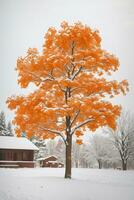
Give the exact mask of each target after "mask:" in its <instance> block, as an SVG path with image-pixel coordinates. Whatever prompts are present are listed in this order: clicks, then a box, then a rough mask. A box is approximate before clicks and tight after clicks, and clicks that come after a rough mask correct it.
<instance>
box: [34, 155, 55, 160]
mask: <svg viewBox="0 0 134 200" xmlns="http://www.w3.org/2000/svg"><path fill="white" fill-rule="evenodd" d="M51 157H54V158H56V159H58V158H57V157H56V156H54V155H50V156H47V157H44V158H43V157H41V158H38V159H37V160H46V159H48V158H51Z"/></svg>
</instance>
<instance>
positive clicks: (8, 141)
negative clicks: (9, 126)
mask: <svg viewBox="0 0 134 200" xmlns="http://www.w3.org/2000/svg"><path fill="white" fill-rule="evenodd" d="M0 149H23V150H38V148H37V147H36V146H35V145H34V144H33V143H32V142H31V141H30V140H28V139H27V138H24V137H11V136H0Z"/></svg>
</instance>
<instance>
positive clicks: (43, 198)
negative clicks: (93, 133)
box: [0, 168, 134, 200]
mask: <svg viewBox="0 0 134 200" xmlns="http://www.w3.org/2000/svg"><path fill="white" fill-rule="evenodd" d="M63 177H64V169H54V168H35V169H27V168H23V169H0V200H134V171H120V170H109V169H108V170H103V169H102V170H99V169H73V176H72V179H71V180H65V179H64V178H63Z"/></svg>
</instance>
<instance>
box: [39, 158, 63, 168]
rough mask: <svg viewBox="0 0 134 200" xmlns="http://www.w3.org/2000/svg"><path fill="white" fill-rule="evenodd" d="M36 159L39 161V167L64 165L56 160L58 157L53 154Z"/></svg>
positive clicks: (59, 166)
mask: <svg viewBox="0 0 134 200" xmlns="http://www.w3.org/2000/svg"><path fill="white" fill-rule="evenodd" d="M38 161H39V162H40V166H41V167H54V168H61V167H64V164H63V163H61V162H58V158H57V157H56V156H54V155H51V156H48V157H46V158H39V159H38Z"/></svg>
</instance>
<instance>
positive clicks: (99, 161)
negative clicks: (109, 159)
mask: <svg viewBox="0 0 134 200" xmlns="http://www.w3.org/2000/svg"><path fill="white" fill-rule="evenodd" d="M98 164H99V169H101V168H102V162H101V160H98Z"/></svg>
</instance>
